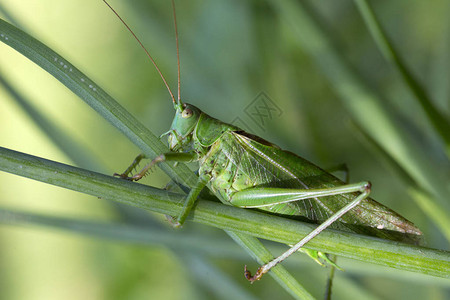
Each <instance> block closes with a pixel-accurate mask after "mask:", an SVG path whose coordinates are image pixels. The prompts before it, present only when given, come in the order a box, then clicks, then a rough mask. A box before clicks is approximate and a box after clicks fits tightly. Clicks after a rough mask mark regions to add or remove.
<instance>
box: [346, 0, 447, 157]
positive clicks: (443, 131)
mask: <svg viewBox="0 0 450 300" xmlns="http://www.w3.org/2000/svg"><path fill="white" fill-rule="evenodd" d="M355 4H356V6H357V7H358V9H359V12H360V13H361V15H362V17H363V20H364V22H365V23H366V26H367V28H368V29H369V32H370V33H371V34H372V37H373V39H374V40H375V42H376V44H377V46H378V48H379V49H380V51H381V53H382V54H383V56H384V58H385V59H386V60H387V61H389V62H390V63H392V64H393V65H394V67H396V68H397V70H398V72H399V73H400V75H401V76H402V78H403V80H404V81H405V83H406V84H407V86H408V87H409V89H410V90H411V92H412V93H413V94H414V96H415V97H416V99H417V100H418V102H419V103H420V105H421V106H422V108H423V110H424V112H425V113H426V115H427V116H428V120H429V121H430V122H431V124H432V125H433V126H434V128H435V129H436V132H438V133H439V135H440V136H441V138H442V140H443V141H444V144H445V145H446V153H447V157H449V158H450V122H449V118H448V117H446V116H444V115H443V114H441V113H440V111H439V110H438V109H436V107H435V106H434V105H433V102H432V101H431V99H430V97H429V96H428V94H427V92H426V91H425V89H424V87H423V86H422V85H421V84H420V83H419V81H418V80H417V79H416V78H415V77H414V75H413V74H412V72H411V70H410V69H409V68H408V67H407V66H406V64H405V62H404V61H403V59H402V58H401V57H400V56H399V55H398V54H397V51H396V50H395V49H394V47H393V45H392V43H391V42H390V41H389V39H388V37H387V36H386V33H385V32H384V30H383V29H382V28H381V25H380V23H379V22H378V20H377V18H376V16H375V14H374V12H373V10H372V8H371V7H370V5H369V3H368V2H367V1H366V0H355Z"/></svg>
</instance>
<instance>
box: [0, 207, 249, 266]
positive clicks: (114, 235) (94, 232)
mask: <svg viewBox="0 0 450 300" xmlns="http://www.w3.org/2000/svg"><path fill="white" fill-rule="evenodd" d="M0 223H3V224H6V225H15V226H30V225H32V226H44V227H48V228H56V229H62V230H68V231H71V232H74V233H79V234H82V235H84V236H86V235H87V236H93V237H99V238H103V239H114V240H120V241H123V242H128V243H137V244H141V245H161V244H162V245H165V246H168V247H172V248H175V249H176V248H178V249H183V250H186V251H192V252H195V253H200V254H203V255H204V254H207V255H208V256H212V257H229V258H235V259H236V258H238V259H241V260H242V259H244V258H246V257H247V256H246V255H244V254H243V252H242V250H240V248H239V247H238V246H237V245H236V244H234V243H233V242H232V241H230V240H224V239H222V238H217V237H214V236H207V235H204V234H202V235H199V234H194V233H192V232H174V233H172V234H168V233H167V230H164V229H163V228H161V229H158V228H154V227H149V226H143V225H136V224H127V223H125V224H124V223H116V222H99V221H90V220H79V219H71V218H64V217H55V216H46V215H41V214H35V213H28V212H20V211H14V210H10V209H5V208H0Z"/></svg>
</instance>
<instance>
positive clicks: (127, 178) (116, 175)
mask: <svg viewBox="0 0 450 300" xmlns="http://www.w3.org/2000/svg"><path fill="white" fill-rule="evenodd" d="M113 176H114V177H119V178H121V179H125V180H129V181H138V180H139V179H140V178H139V179H136V178H134V176H132V177H129V176H128V174H126V173H122V174H119V173H114V174H113Z"/></svg>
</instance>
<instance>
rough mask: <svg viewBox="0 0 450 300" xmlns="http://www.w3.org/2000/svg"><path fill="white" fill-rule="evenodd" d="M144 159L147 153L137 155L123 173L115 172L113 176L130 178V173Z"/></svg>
mask: <svg viewBox="0 0 450 300" xmlns="http://www.w3.org/2000/svg"><path fill="white" fill-rule="evenodd" d="M143 159H145V154H143V153H141V154H139V155H138V156H136V158H135V159H134V161H133V162H132V163H131V165H130V166H129V167H128V168H127V169H126V170H125V171H124V172H123V173H122V174H118V173H114V174H113V176H117V177H120V178H122V179H129V177H128V175H129V174H130V173H131V172H133V170H134V169H135V168H136V167H137V166H138V165H139V163H140V162H141V160H143Z"/></svg>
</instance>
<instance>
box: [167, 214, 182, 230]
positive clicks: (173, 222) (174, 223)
mask: <svg viewBox="0 0 450 300" xmlns="http://www.w3.org/2000/svg"><path fill="white" fill-rule="evenodd" d="M166 219H167V221H169V224H170V225H171V226H172V227H173V228H175V229H178V228H181V227H182V226H183V225H182V224H181V223H180V222H178V220H177V218H174V217H172V216H169V215H166Z"/></svg>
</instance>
